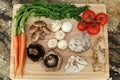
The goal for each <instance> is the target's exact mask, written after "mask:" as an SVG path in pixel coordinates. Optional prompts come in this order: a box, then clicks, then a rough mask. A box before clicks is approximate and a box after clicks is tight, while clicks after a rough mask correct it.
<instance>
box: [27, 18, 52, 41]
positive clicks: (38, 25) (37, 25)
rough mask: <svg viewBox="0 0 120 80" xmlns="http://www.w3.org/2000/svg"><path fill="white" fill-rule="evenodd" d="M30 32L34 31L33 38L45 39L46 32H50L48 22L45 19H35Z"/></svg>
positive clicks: (33, 39)
mask: <svg viewBox="0 0 120 80" xmlns="http://www.w3.org/2000/svg"><path fill="white" fill-rule="evenodd" d="M29 30H30V33H32V36H31V40H32V41H38V40H39V39H41V40H43V39H44V37H45V36H46V34H47V35H48V34H50V30H49V28H48V27H47V24H46V22H44V21H41V20H39V21H35V22H34V23H33V25H32V26H31V27H30V28H29Z"/></svg>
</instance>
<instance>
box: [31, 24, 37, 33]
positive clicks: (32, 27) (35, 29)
mask: <svg viewBox="0 0 120 80" xmlns="http://www.w3.org/2000/svg"><path fill="white" fill-rule="evenodd" d="M38 30H39V27H36V26H34V25H32V26H31V27H30V28H29V32H30V33H34V32H36V31H38Z"/></svg>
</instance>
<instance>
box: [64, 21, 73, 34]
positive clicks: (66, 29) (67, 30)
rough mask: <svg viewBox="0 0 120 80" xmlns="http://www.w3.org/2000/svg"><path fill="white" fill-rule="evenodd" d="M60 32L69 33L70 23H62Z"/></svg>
mask: <svg viewBox="0 0 120 80" xmlns="http://www.w3.org/2000/svg"><path fill="white" fill-rule="evenodd" d="M62 30H63V31H64V32H70V31H71V30H72V23H71V22H68V21H66V22H64V23H63V25H62Z"/></svg>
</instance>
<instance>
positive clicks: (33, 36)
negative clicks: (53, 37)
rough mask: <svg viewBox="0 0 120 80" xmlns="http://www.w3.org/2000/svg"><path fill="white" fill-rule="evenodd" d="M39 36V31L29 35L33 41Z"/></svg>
mask: <svg viewBox="0 0 120 80" xmlns="http://www.w3.org/2000/svg"><path fill="white" fill-rule="evenodd" d="M39 38H40V32H38V31H37V32H34V33H33V34H32V36H31V40H32V41H33V42H36V41H38V40H39Z"/></svg>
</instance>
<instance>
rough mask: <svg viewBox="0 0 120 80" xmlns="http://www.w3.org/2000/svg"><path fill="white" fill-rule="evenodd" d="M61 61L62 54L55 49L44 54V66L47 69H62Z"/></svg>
mask: <svg viewBox="0 0 120 80" xmlns="http://www.w3.org/2000/svg"><path fill="white" fill-rule="evenodd" d="M61 63H62V56H61V55H60V54H59V53H58V52H56V51H54V50H49V51H48V52H47V54H46V55H45V56H44V60H43V67H44V69H45V71H56V70H59V69H60V67H61Z"/></svg>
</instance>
